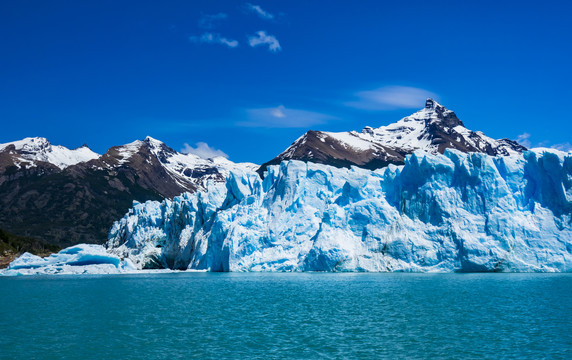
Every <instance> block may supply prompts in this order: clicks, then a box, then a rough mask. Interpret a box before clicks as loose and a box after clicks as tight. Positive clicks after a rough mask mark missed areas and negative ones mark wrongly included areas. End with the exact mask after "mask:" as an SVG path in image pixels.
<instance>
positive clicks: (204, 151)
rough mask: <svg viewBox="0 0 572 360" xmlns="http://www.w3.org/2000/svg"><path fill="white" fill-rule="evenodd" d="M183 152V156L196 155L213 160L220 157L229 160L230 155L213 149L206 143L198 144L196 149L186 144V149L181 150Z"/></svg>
mask: <svg viewBox="0 0 572 360" xmlns="http://www.w3.org/2000/svg"><path fill="white" fill-rule="evenodd" d="M181 152H182V153H183V154H194V155H197V156H198V157H201V158H203V159H212V158H215V157H219V156H222V157H224V158H228V155H227V154H225V153H224V152H223V151H222V150H218V149H215V148H212V147H210V146H209V144H207V143H204V142H198V143H196V147H192V146H191V145H189V144H187V143H185V147H184V148H182V149H181Z"/></svg>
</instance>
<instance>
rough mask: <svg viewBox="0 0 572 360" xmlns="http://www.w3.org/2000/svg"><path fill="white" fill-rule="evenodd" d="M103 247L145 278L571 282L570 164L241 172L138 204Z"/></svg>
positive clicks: (414, 163) (539, 153)
mask: <svg viewBox="0 0 572 360" xmlns="http://www.w3.org/2000/svg"><path fill="white" fill-rule="evenodd" d="M107 247H108V251H109V252H110V253H112V254H113V255H115V256H117V257H118V258H125V259H130V260H131V261H132V262H133V263H134V264H135V266H136V267H137V268H140V269H143V268H162V267H168V268H172V269H187V268H188V269H202V270H209V271H422V272H425V271H439V272H450V271H471V272H473V271H546V272H551V271H566V272H569V271H572V154H570V153H568V154H567V153H562V152H558V151H555V150H543V149H540V150H535V151H526V152H525V153H524V154H515V155H511V156H498V157H494V156H490V155H487V154H483V153H468V154H466V153H463V152H460V151H457V150H449V149H447V150H446V151H445V152H444V154H443V155H440V154H437V155H434V154H429V153H426V152H415V153H414V154H412V155H409V156H407V158H406V159H405V164H404V165H403V166H393V165H390V166H388V167H386V168H384V169H380V170H374V171H371V170H366V169H362V168H358V167H352V168H350V169H346V168H336V167H331V166H325V165H320V164H313V163H305V162H301V161H284V162H282V163H281V164H280V165H277V166H269V167H268V170H267V174H266V176H265V178H264V180H262V179H260V177H258V176H257V174H256V173H254V172H251V171H241V170H236V171H232V172H231V174H230V176H229V177H228V178H227V181H226V184H225V185H224V186H223V185H221V184H215V183H211V184H209V185H208V191H207V192H198V193H195V194H185V195H183V196H179V197H175V198H174V199H173V200H166V201H163V202H161V203H159V202H147V203H143V204H135V205H134V207H133V209H131V210H130V211H129V213H128V214H126V215H125V217H124V218H123V219H122V220H120V221H118V222H116V223H115V224H114V226H113V228H112V230H111V232H110V235H109V241H108V244H107Z"/></svg>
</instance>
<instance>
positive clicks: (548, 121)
mask: <svg viewBox="0 0 572 360" xmlns="http://www.w3.org/2000/svg"><path fill="white" fill-rule="evenodd" d="M571 13H572V2H571V1H543V2H540V1H534V2H532V1H530V2H529V1H518V2H516V1H514V2H512V1H478V2H476V1H475V2H464V1H392V2H384V1H358V2H354V1H352V2H350V1H332V0H329V1H295V0H290V1H284V0H283V1H272V0H260V1H252V2H248V1H216V0H211V1H199V0H194V1H188V0H187V1H161V2H159V1H142V0H139V1H106V0H98V1H88V0H85V1H71V0H70V1H58V0H51V1H40V0H38V1H26V0H5V1H2V2H1V3H0V32H1V37H0V55H1V56H0V120H1V123H2V131H0V142H8V141H13V140H17V139H20V138H23V137H27V136H43V137H47V138H48V139H49V140H50V141H51V142H52V143H53V144H61V145H65V146H67V147H70V148H73V147H77V146H81V145H82V144H83V143H87V144H88V145H89V146H90V147H91V148H92V149H93V150H94V151H97V152H100V153H103V152H104V151H105V150H106V149H107V148H108V147H110V146H113V145H118V144H124V143H127V142H131V141H133V140H135V139H142V138H144V137H145V136H147V135H150V136H152V137H154V138H157V139H160V140H162V141H164V142H166V143H167V144H168V145H169V146H171V147H173V148H174V149H176V150H181V149H191V150H192V149H196V148H198V149H199V150H202V151H203V153H208V151H209V149H213V151H214V150H218V151H219V154H220V152H224V153H225V154H227V155H228V156H229V158H230V159H231V160H233V161H252V162H257V163H262V162H264V161H267V160H269V159H271V158H273V157H274V156H275V155H277V154H278V153H279V152H281V151H282V150H283V149H285V148H286V147H287V146H288V145H290V143H292V142H293V141H294V140H295V139H296V138H297V137H299V136H300V135H302V134H303V133H304V132H305V131H307V130H309V129H315V130H327V131H345V130H360V129H361V128H363V127H364V126H366V125H369V126H374V127H377V126H382V125H386V124H388V123H391V122H394V121H397V120H398V119H400V118H401V117H403V116H406V115H409V114H410V113H412V112H414V111H416V110H417V109H419V108H421V107H423V98H424V97H427V96H434V97H436V98H437V99H438V101H440V102H441V103H442V104H443V105H445V106H446V107H448V108H450V109H452V110H454V111H455V112H456V113H457V115H458V116H459V118H461V120H463V122H464V123H465V125H466V126H467V127H468V128H470V129H472V130H481V131H483V132H485V133H486V134H487V135H489V136H491V137H495V138H502V137H507V138H511V139H517V138H519V137H520V139H521V140H523V142H524V143H525V144H526V145H533V146H538V145H543V146H558V147H569V146H570V145H569V143H570V142H572V139H571V137H570V134H571V132H572V118H571V115H570V114H571V113H572V111H571V109H570V104H571V99H572V90H571V89H572V87H571V83H572V70H571V66H570V59H571V58H572V56H571V55H572V46H570V39H571V38H572V27H571V26H570V22H569V15H570V14H571ZM197 143H201V144H199V145H197ZM185 144H186V145H185ZM567 144H568V145H567Z"/></svg>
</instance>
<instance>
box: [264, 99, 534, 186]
mask: <svg viewBox="0 0 572 360" xmlns="http://www.w3.org/2000/svg"><path fill="white" fill-rule="evenodd" d="M446 149H456V150H460V151H463V152H480V153H486V154H488V155H492V156H497V155H503V156H507V155H510V154H516V153H522V152H523V151H525V150H526V148H525V147H524V146H522V145H520V144H518V143H517V142H515V141H511V140H508V139H500V140H494V139H491V138H489V137H487V136H485V135H484V134H482V133H480V132H474V131H471V130H468V129H466V128H465V126H464V124H463V122H462V121H461V120H459V118H458V117H457V115H456V114H455V113H454V112H453V111H451V110H448V109H446V108H445V107H443V106H442V105H440V104H438V103H437V102H436V101H434V100H433V99H427V101H426V103H425V108H424V109H422V110H420V111H418V112H416V113H415V114H413V115H411V116H408V117H405V118H403V119H401V120H400V121H398V122H397V123H394V124H390V125H388V126H384V127H381V128H377V129H375V128H371V127H366V128H364V129H363V130H362V131H361V133H358V132H355V131H352V132H345V133H328V132H321V131H313V130H311V131H308V132H307V133H306V134H304V135H303V136H302V137H300V138H299V139H297V140H296V141H295V142H294V143H292V145H291V146H290V147H289V148H288V149H286V150H285V151H284V152H282V153H281V154H280V155H278V156H277V157H275V158H274V159H272V160H270V161H268V162H266V163H264V164H262V166H261V167H260V168H259V169H258V173H259V174H260V175H261V176H262V175H263V173H264V171H265V170H266V167H267V166H268V165H274V164H279V163H280V162H281V161H283V160H302V161H311V162H316V163H320V164H326V165H332V166H337V167H349V166H352V165H355V166H359V167H363V168H367V169H377V168H382V167H385V166H387V165H388V164H395V165H402V164H403V163H404V160H405V156H406V155H408V154H411V153H413V152H414V151H415V150H424V151H428V152H431V153H435V154H436V153H441V154H442V153H443V152H445V150H446Z"/></svg>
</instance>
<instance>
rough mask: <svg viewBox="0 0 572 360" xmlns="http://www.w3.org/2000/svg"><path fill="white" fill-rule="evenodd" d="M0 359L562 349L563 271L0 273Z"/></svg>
mask: <svg viewBox="0 0 572 360" xmlns="http://www.w3.org/2000/svg"><path fill="white" fill-rule="evenodd" d="M0 294H1V296H0V303H1V306H0V335H1V336H0V358H1V359H17V358H19V359H106V358H119V359H142V358H145V359H190V358H198V359H245V358H248V359H340V358H358V359H380V358H388V359H400V358H403V359H416V358H418V359H432V358H463V359H467V358H475V359H476V358H479V359H482V358H486V359H499V358H500V359H523V358H529V359H538V358H554V359H570V358H572V331H571V329H572V296H571V295H572V274H363V273H360V274H320V273H302V274H252V273H249V274H233V273H224V274H213V273H171V274H146V275H118V276H52V277H18V278H0Z"/></svg>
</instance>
